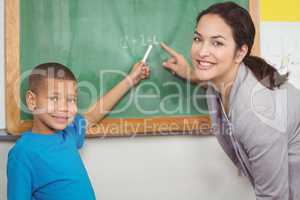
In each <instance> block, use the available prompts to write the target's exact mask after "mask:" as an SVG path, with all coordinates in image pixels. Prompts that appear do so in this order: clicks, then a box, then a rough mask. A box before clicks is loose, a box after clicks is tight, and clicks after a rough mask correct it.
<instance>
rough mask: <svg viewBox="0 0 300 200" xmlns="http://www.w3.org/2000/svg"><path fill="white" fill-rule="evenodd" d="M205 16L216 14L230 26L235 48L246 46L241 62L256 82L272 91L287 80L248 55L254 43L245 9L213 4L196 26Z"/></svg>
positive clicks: (231, 3)
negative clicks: (245, 52) (251, 73)
mask: <svg viewBox="0 0 300 200" xmlns="http://www.w3.org/2000/svg"><path fill="white" fill-rule="evenodd" d="M206 14H216V15H218V16H220V17H221V18H222V19H223V20H224V21H225V23H226V24H227V25H228V26H230V28H231V30H232V34H233V39H234V41H235V43H236V47H237V48H241V47H242V46H243V45H247V46H248V53H247V54H246V56H245V58H244V60H243V62H244V63H245V65H246V66H247V67H248V68H249V69H250V70H251V71H252V72H253V74H254V76H255V77H256V78H257V80H258V81H260V82H261V83H262V84H263V85H264V86H265V87H267V88H269V89H271V90H273V89H274V88H278V87H279V86H280V85H282V84H283V83H284V82H285V81H286V80H287V78H288V73H287V74H284V75H281V74H279V73H278V71H277V70H276V69H275V68H274V67H273V66H271V65H269V64H268V63H267V62H266V61H265V60H264V59H262V58H260V57H257V56H251V55H250V53H251V49H252V46H253V43H254V37H255V27H254V23H253V21H252V19H251V16H250V14H249V12H248V11H247V10H246V9H244V8H243V7H241V6H239V5H238V4H236V3H234V2H224V3H217V4H213V5H212V6H210V7H208V8H207V9H206V10H203V11H202V12H201V13H199V15H198V16H197V19H196V20H197V24H198V22H199V20H200V19H201V17H202V16H204V15H206Z"/></svg>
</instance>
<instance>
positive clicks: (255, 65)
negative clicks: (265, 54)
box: [244, 55, 289, 90]
mask: <svg viewBox="0 0 300 200" xmlns="http://www.w3.org/2000/svg"><path fill="white" fill-rule="evenodd" d="M244 63H245V65H246V66H247V67H248V68H249V69H250V70H251V71H252V73H253V74H254V76H255V77H256V79H257V80H258V81H259V82H260V83H261V84H262V85H264V86H265V87H266V88H269V89H270V90H274V89H275V88H279V87H280V86H281V85H282V84H283V83H285V82H286V81H287V79H288V75H289V74H288V73H286V74H283V75H281V74H279V72H278V71H277V70H276V69H275V68H274V67H273V66H271V65H269V64H268V63H267V62H266V61H265V60H264V59H262V58H260V57H257V56H250V55H248V56H246V58H245V59H244Z"/></svg>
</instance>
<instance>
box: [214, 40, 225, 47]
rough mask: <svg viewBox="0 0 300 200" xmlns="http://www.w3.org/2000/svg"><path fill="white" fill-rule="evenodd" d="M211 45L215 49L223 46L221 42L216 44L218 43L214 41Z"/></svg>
mask: <svg viewBox="0 0 300 200" xmlns="http://www.w3.org/2000/svg"><path fill="white" fill-rule="evenodd" d="M212 44H213V46H215V47H219V46H223V45H224V44H223V43H222V42H218V41H214V42H213V43H212Z"/></svg>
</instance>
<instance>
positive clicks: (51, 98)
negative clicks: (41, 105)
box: [49, 97, 58, 102]
mask: <svg viewBox="0 0 300 200" xmlns="http://www.w3.org/2000/svg"><path fill="white" fill-rule="evenodd" d="M49 100H50V101H53V102H57V101H58V97H49Z"/></svg>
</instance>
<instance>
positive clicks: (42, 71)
mask: <svg viewBox="0 0 300 200" xmlns="http://www.w3.org/2000/svg"><path fill="white" fill-rule="evenodd" d="M45 78H54V79H63V80H72V81H75V82H77V80H76V78H75V76H74V74H73V73H72V71H71V70H70V69H68V68H67V67H66V66H64V65H63V64H60V63H43V64H40V65H38V66H36V67H35V68H34V69H33V70H32V72H31V74H30V75H29V79H28V82H29V90H31V91H33V92H37V89H38V88H39V87H40V85H42V81H44V80H45Z"/></svg>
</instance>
